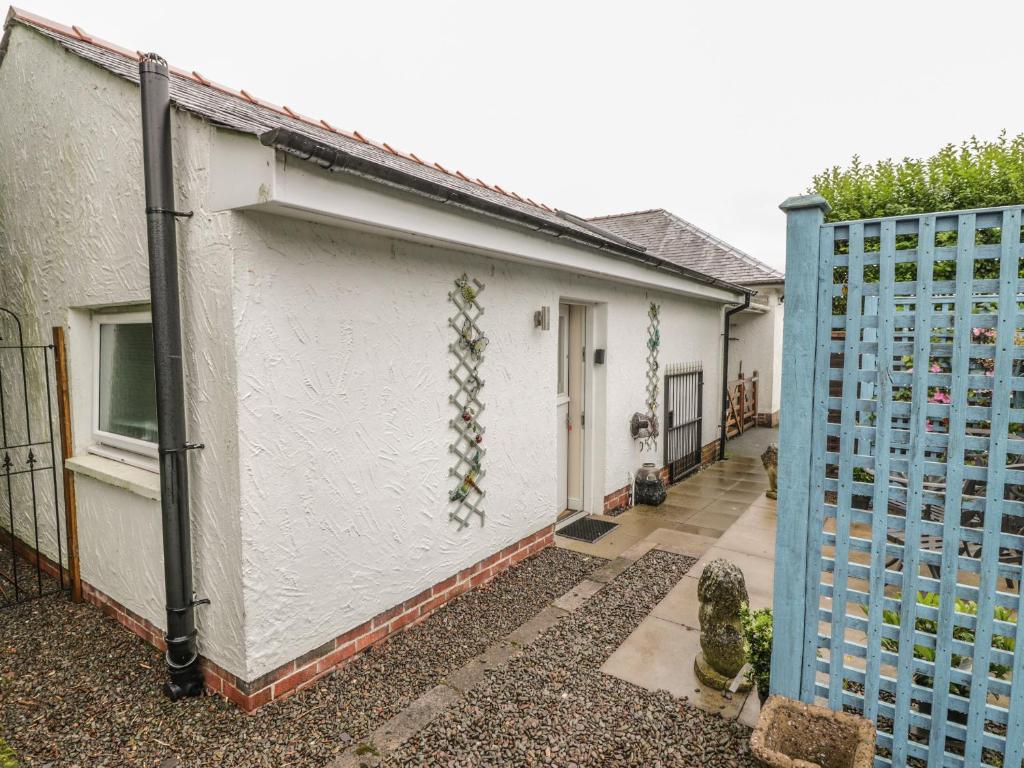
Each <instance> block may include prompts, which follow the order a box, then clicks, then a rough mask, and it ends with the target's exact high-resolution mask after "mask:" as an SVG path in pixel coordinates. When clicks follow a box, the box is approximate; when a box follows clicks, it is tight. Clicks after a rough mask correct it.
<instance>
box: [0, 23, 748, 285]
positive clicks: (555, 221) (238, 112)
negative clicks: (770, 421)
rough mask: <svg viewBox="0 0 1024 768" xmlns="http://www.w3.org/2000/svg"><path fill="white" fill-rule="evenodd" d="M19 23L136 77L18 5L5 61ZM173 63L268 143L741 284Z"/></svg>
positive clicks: (126, 65) (190, 92) (101, 48)
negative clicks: (660, 255) (279, 140)
mask: <svg viewBox="0 0 1024 768" xmlns="http://www.w3.org/2000/svg"><path fill="white" fill-rule="evenodd" d="M14 23H19V24H23V25H24V26H26V27H29V28H31V29H34V30H36V31H38V32H39V33H40V34H42V35H44V36H46V37H48V38H50V39H52V40H55V41H56V42H57V43H58V44H60V45H61V46H63V47H64V48H65V49H66V50H68V51H70V52H71V53H74V54H75V55H77V56H80V57H81V58H83V59H85V60H86V61H89V62H92V63H93V64H96V65H97V66H99V67H102V68H103V69H105V70H107V71H108V72H111V73H113V74H115V75H117V76H119V77H122V78H124V79H125V80H128V81H130V82H132V83H138V82H139V73H138V62H139V59H140V57H141V52H140V51H131V50H128V49H126V48H122V47H120V46H117V45H114V44H112V43H109V42H106V41H104V40H100V39H99V38H97V37H94V36H93V35H90V34H88V33H86V32H85V31H84V30H82V29H81V28H79V27H76V26H71V27H67V26H65V25H63V24H59V23H57V22H54V21H50V20H48V19H44V18H42V17H40V16H36V15H34V14H31V13H28V12H26V11H22V10H20V9H17V8H13V7H12V8H11V10H10V12H9V13H8V15H7V21H6V24H5V34H4V38H3V41H2V42H0V61H2V60H3V57H4V55H5V53H6V48H7V42H8V35H9V30H10V27H11V25H12V24H14ZM170 70H171V78H170V92H171V99H172V101H173V102H174V103H175V104H176V105H177V106H178V107H179V108H181V109H184V110H186V111H188V112H191V113H193V114H195V115H197V116H198V117H200V118H202V119H204V120H207V121H209V122H210V123H212V124H214V125H217V126H220V127H223V128H228V129H231V130H235V131H239V132H243V133H249V134H253V135H255V136H260V137H263V138H264V143H268V144H271V145H272V146H277V147H278V148H285V149H287V150H289V151H293V152H295V148H296V147H298V146H301V147H302V149H303V152H304V156H307V158H308V159H313V160H314V161H316V160H317V159H318V158H321V159H322V158H323V157H324V156H330V157H341V158H347V160H348V162H347V163H344V165H345V166H347V167H341V170H347V171H349V172H351V173H355V174H358V175H361V176H364V177H370V178H374V179H376V180H378V181H383V182H385V183H388V184H391V185H392V186H400V187H404V188H406V189H408V190H410V191H414V192H418V193H421V194H428V195H429V196H430V197H431V198H433V199H435V200H439V201H441V202H444V203H448V204H453V205H456V206H459V207H462V208H466V209H469V210H475V211H477V212H479V213H484V214H486V215H489V216H494V217H497V218H501V219H505V220H506V221H510V222H512V223H514V224H518V225H520V226H526V227H528V228H529V229H531V230H533V231H535V232H539V233H543V234H547V235H551V236H554V237H564V238H568V239H570V240H574V241H576V242H579V243H583V244H585V245H588V246H590V247H593V248H598V249H600V250H603V251H606V252H608V253H610V254H612V255H616V256H619V257H625V258H627V259H630V260H633V261H637V262H641V263H644V264H646V265H648V266H650V267H652V268H656V269H660V270H662V271H668V272H671V273H674V274H676V275H678V276H680V277H684V278H687V279H690V280H695V281H697V282H702V283H707V284H711V285H715V286H717V287H719V288H723V289H725V290H730V291H735V292H741V291H742V290H743V289H742V288H740V287H739V286H736V285H733V284H731V283H728V282H727V281H724V280H721V279H720V278H716V277H713V276H710V275H707V274H705V273H702V272H700V271H699V270H694V269H693V268H692V267H688V266H686V265H685V264H680V263H678V262H671V261H670V262H666V261H665V260H663V259H659V258H657V257H654V256H652V255H650V254H648V253H646V249H645V248H644V246H643V245H641V244H637V243H635V242H631V241H630V240H629V239H627V238H622V237H619V236H618V235H616V234H614V233H613V232H609V231H607V230H605V229H603V228H602V227H599V226H595V225H593V224H590V223H589V222H588V221H587V220H585V219H581V218H578V217H576V216H572V215H571V214H567V213H565V212H564V211H560V210H557V209H554V208H552V207H550V206H548V205H545V204H544V203H538V202H535V201H534V200H532V199H530V198H528V197H524V196H521V195H518V194H516V193H515V192H512V191H510V190H506V189H503V188H502V187H500V186H499V185H497V184H489V183H487V182H485V181H483V180H482V179H479V178H476V177H471V176H470V175H468V174H465V173H462V172H461V171H458V170H452V169H450V168H446V167H444V166H442V165H441V164H440V163H429V162H427V161H425V160H423V159H422V158H420V157H418V156H417V155H415V154H414V153H412V152H402V151H400V150H397V149H395V148H394V147H392V146H390V145H389V144H387V143H385V142H377V141H374V140H372V139H369V138H367V137H365V136H363V135H362V134H361V133H359V132H358V131H346V130H342V129H340V128H337V127H335V126H334V125H332V124H331V123H329V122H328V121H326V120H314V119H313V118H310V117H306V116H304V115H302V114H300V113H298V112H296V111H295V110H293V109H291V108H290V107H287V106H277V105H275V104H271V103H270V102H267V101H264V100H262V99H260V98H257V97H256V96H253V95H252V94H251V93H249V92H248V91H246V90H244V89H242V90H239V91H235V90H233V89H231V88H227V87H225V86H222V85H219V84H217V83H214V82H213V81H211V80H209V79H208V78H206V77H204V76H203V75H201V74H200V73H199V72H195V71H192V72H185V71H183V70H180V69H177V68H175V67H171V68H170ZM277 138H283V139H285V140H286V142H285V145H282V144H277V143H272V142H274V140H275V139H277ZM268 139H269V140H268ZM403 178H404V179H406V180H408V181H409V183H408V184H405V185H402V184H398V183H396V179H403Z"/></svg>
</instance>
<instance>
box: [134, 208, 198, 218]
mask: <svg viewBox="0 0 1024 768" xmlns="http://www.w3.org/2000/svg"><path fill="white" fill-rule="evenodd" d="M151 213H169V214H170V215H171V216H174V217H175V218H177V219H191V218H192V217H193V216H195V215H196V212H195V211H171V210H168V209H167V208H147V209H146V214H147V215H149V214H151Z"/></svg>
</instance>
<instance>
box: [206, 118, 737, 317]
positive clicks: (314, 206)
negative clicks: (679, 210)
mask: <svg viewBox="0 0 1024 768" xmlns="http://www.w3.org/2000/svg"><path fill="white" fill-rule="evenodd" d="M209 178H210V189H209V201H208V202H209V207H210V210H213V211H242V210H244V211H262V212H265V213H273V214H277V215H281V216H290V217H293V218H299V219H304V220H306V221H314V222H318V223H323V224H329V225H333V226H344V227H349V228H353V229H359V230H363V231H369V232H375V233H378V234H383V235H386V236H390V237H398V238H400V239H403V240H412V241H414V242H420V243H425V244H428V245H439V246H443V247H448V248H453V249H456V250H460V251H468V252H471V253H479V254H484V255H488V256H493V257H496V258H500V259H507V260H510V261H518V262H524V263H530V264H535V265H539V266H545V267H549V268H552V269H559V270H564V271H569V272H575V273H577V274H582V275H589V276H592V277H598V278H602V279H605V280H612V281H615V282H621V283H628V284H631V285H636V286H641V287H644V288H649V289H654V290H658V291H664V292H666V293H673V294H677V295H681V296H689V297H693V298H697V299H701V300H703V301H712V302H718V303H723V304H735V303H737V302H738V301H739V295H740V294H737V293H733V292H731V291H727V290H725V289H723V288H719V287H717V286H714V285H707V284H705V283H701V282H698V281H696V280H691V279H689V278H686V277H684V276H682V275H679V274H678V273H674V272H671V271H668V270H660V269H657V268H655V267H650V266H647V265H644V264H642V263H639V262H635V263H634V262H631V261H628V260H626V259H623V258H621V257H618V256H613V255H610V254H605V253H602V252H601V251H599V250H597V249H594V248H590V247H587V246H585V245H582V244H579V243H575V242H573V241H572V240H569V239H567V238H559V237H554V236H552V235H550V234H542V233H539V232H530V231H529V230H526V229H524V228H523V226H522V225H521V224H518V223H513V222H508V223H505V222H502V221H500V220H498V219H495V218H493V217H488V216H485V215H483V214H479V213H476V212H475V211H470V210H467V209H465V208H462V207H459V206H456V205H451V204H444V203H441V202H433V201H431V200H429V199H426V198H423V197H420V196H418V195H415V194H412V193H409V192H406V191H404V190H400V189H397V188H395V189H389V188H388V187H387V185H385V184H382V183H381V182H379V181H371V180H367V179H362V178H359V177H358V176H355V175H354V174H349V173H344V172H341V173H331V172H329V171H326V170H323V169H320V168H317V167H316V166H315V165H314V164H313V163H310V162H308V161H305V160H301V159H299V158H295V157H290V156H288V155H285V154H283V153H278V152H275V151H274V150H273V149H272V148H269V147H264V146H263V145H261V144H260V143H259V142H258V141H257V140H256V139H255V138H254V137H252V136H247V135H244V134H238V133H232V132H228V131H223V130H219V131H217V132H216V134H215V138H214V146H213V152H212V158H211V168H210V176H209Z"/></svg>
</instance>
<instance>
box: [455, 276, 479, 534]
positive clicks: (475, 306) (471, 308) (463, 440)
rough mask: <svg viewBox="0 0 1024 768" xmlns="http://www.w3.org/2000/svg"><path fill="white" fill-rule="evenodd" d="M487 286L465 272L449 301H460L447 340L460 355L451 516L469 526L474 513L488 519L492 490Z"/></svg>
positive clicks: (456, 382)
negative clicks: (485, 373)
mask: <svg viewBox="0 0 1024 768" xmlns="http://www.w3.org/2000/svg"><path fill="white" fill-rule="evenodd" d="M483 290H484V284H483V283H481V282H480V281H479V280H476V279H474V280H470V279H469V278H467V277H466V275H462V276H461V277H459V278H458V279H457V280H456V281H455V290H453V291H450V292H449V293H448V300H449V301H451V302H452V304H454V305H455V309H456V312H455V314H454V315H453V316H452V317H450V318H449V319H448V325H449V326H451V328H452V330H453V331H454V332H455V335H456V339H455V341H454V342H452V343H451V344H449V345H448V351H449V352H451V353H452V354H453V355H454V356H455V358H456V361H457V362H456V365H455V367H454V368H452V369H450V370H449V371H448V375H449V376H450V377H451V378H452V381H454V382H455V385H456V389H455V393H454V394H453V395H450V396H449V397H448V400H449V402H450V403H451V404H452V407H453V408H454V409H455V411H456V415H455V417H454V418H453V419H452V420H451V421H449V422H448V424H449V426H450V427H451V428H452V429H453V430H455V432H456V438H455V440H454V442H452V443H451V445H449V446H448V450H449V451H450V452H451V453H452V454H454V455H455V456H456V460H455V464H454V466H452V468H451V469H449V470H448V474H449V475H450V476H451V477H453V478H455V482H456V485H455V487H454V488H452V490H451V492H450V493H449V494H448V500H449V501H450V502H452V504H455V505H456V506H455V508H454V509H452V510H451V512H449V519H450V520H452V521H455V522H457V523H458V524H459V528H460V529H461V528H465V527H466V526H468V525H469V521H470V520H471V519H472V518H473V516H474V515H477V516H479V518H480V524H481V525H483V522H484V510H483V508H482V506H481V505H482V503H483V500H484V497H486V495H487V492H486V491H485V490H484V489H483V488H482V487H481V482H482V481H483V479H484V476H485V475H486V474H487V471H486V470H485V469H484V468H483V460H484V457H485V456H486V455H487V449H486V448H485V447H484V445H483V442H484V432H485V431H486V430H485V429H484V427H483V425H482V424H481V423H480V416H481V415H482V414H483V412H484V404H483V402H482V401H481V400H480V390H481V389H483V386H484V381H483V379H481V378H480V365H481V363H483V360H484V350H486V349H487V343H488V340H487V336H485V335H484V332H483V331H482V330H481V329H480V326H479V325H478V321H479V320H480V316H481V315H483V313H484V309H483V307H482V306H480V303H479V301H478V299H479V297H480V294H481V293H482V292H483Z"/></svg>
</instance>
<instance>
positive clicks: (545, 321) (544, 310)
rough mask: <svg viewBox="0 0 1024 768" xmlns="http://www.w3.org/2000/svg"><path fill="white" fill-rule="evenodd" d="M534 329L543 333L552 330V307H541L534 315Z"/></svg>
mask: <svg viewBox="0 0 1024 768" xmlns="http://www.w3.org/2000/svg"><path fill="white" fill-rule="evenodd" d="M533 327H534V328H540V329H541V330H542V331H548V330H550V329H551V307H547V306H544V307H541V308H540V309H538V310H537V311H536V312H534V313H533Z"/></svg>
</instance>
